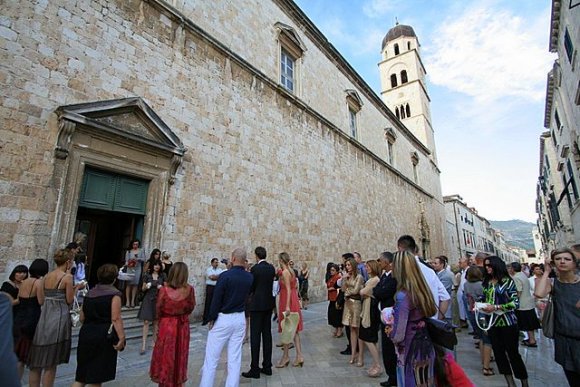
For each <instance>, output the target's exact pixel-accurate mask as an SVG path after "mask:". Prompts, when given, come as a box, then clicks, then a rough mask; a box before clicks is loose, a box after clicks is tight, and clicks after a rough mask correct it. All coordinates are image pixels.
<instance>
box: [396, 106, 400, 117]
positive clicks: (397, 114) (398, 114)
mask: <svg viewBox="0 0 580 387" xmlns="http://www.w3.org/2000/svg"><path fill="white" fill-rule="evenodd" d="M395 115H396V116H397V118H398V119H401V113H399V108H398V107H396V108H395Z"/></svg>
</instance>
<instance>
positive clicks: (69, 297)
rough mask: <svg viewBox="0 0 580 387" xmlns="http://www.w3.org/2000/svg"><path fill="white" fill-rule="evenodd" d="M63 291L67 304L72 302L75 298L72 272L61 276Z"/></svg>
mask: <svg viewBox="0 0 580 387" xmlns="http://www.w3.org/2000/svg"><path fill="white" fill-rule="evenodd" d="M63 282H64V291H65V295H66V296H65V298H66V303H67V304H69V305H70V304H72V303H73V301H74V299H75V286H74V285H73V278H72V274H65V276H64V278H63Z"/></svg>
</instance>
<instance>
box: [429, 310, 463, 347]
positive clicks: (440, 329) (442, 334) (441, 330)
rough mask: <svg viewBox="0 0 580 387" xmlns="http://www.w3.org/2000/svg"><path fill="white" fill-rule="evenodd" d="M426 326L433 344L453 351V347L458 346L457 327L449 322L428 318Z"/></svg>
mask: <svg viewBox="0 0 580 387" xmlns="http://www.w3.org/2000/svg"><path fill="white" fill-rule="evenodd" d="M425 326H426V327H427V332H428V333H429V337H430V338H431V341H432V342H433V344H437V345H439V346H441V347H443V348H447V349H450V350H453V347H455V346H456V345H457V336H456V335H455V326H453V324H451V323H449V322H448V321H443V320H438V319H436V318H426V319H425Z"/></svg>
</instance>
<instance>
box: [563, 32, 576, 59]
mask: <svg viewBox="0 0 580 387" xmlns="http://www.w3.org/2000/svg"><path fill="white" fill-rule="evenodd" d="M564 49H565V50H566V56H567V57H568V61H569V62H570V63H572V55H573V54H574V45H573V44H572V39H571V38H570V34H569V33H568V27H566V32H565V33H564Z"/></svg>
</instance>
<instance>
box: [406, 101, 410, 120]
mask: <svg viewBox="0 0 580 387" xmlns="http://www.w3.org/2000/svg"><path fill="white" fill-rule="evenodd" d="M405 112H406V113H407V117H411V108H410V107H409V104H407V106H405Z"/></svg>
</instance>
